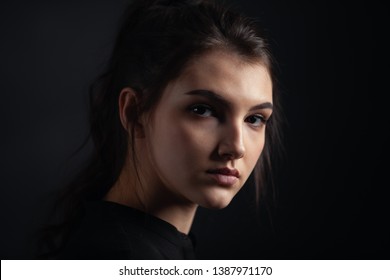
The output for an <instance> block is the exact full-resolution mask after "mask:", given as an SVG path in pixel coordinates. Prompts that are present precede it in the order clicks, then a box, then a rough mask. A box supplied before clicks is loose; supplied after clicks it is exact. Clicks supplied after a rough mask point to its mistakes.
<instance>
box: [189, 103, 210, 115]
mask: <svg viewBox="0 0 390 280" xmlns="http://www.w3.org/2000/svg"><path fill="white" fill-rule="evenodd" d="M190 111H191V112H192V113H194V114H196V115H199V116H201V117H210V116H212V115H214V111H213V109H212V108H211V107H210V106H208V105H205V104H196V105H193V106H191V107H190Z"/></svg>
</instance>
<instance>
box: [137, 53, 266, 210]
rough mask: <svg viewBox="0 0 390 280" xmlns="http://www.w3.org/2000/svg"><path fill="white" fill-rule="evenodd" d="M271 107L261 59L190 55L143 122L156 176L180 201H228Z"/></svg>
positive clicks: (255, 154) (250, 162)
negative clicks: (183, 68) (189, 59)
mask: <svg viewBox="0 0 390 280" xmlns="http://www.w3.org/2000/svg"><path fill="white" fill-rule="evenodd" d="M271 113H272V82H271V78H270V76H269V73H268V71H267V69H266V68H265V67H264V66H262V65H261V64H248V63H246V62H245V61H243V60H242V59H241V58H240V57H239V56H238V55H235V54H232V53H227V52H222V51H213V52H209V53H207V54H205V55H203V56H201V57H199V58H197V59H195V60H194V61H193V62H192V63H191V64H190V65H189V66H188V67H187V68H186V70H185V71H184V72H183V73H182V74H181V76H180V77H179V78H177V79H176V80H174V81H172V82H171V83H169V84H168V86H167V87H166V89H165V90H164V92H163V94H162V97H161V100H160V101H159V103H158V104H157V106H156V108H155V110H154V111H153V114H152V115H151V118H150V122H149V123H148V125H146V126H145V138H144V140H145V142H146V146H147V150H148V152H149V157H148V158H149V160H150V164H151V165H150V166H151V168H152V169H153V170H154V171H155V172H154V176H156V180H155V181H157V182H158V183H159V184H161V187H163V188H167V190H168V191H169V192H170V193H172V195H174V196H175V197H176V198H179V199H180V200H182V201H183V202H185V203H187V202H188V203H194V204H197V205H201V206H203V207H207V208H223V207H225V206H227V205H228V204H229V203H230V201H231V200H232V198H233V197H234V196H235V195H236V193H237V192H238V191H239V190H240V189H241V187H242V186H243V185H244V183H245V181H246V180H247V179H248V177H249V175H250V173H251V172H252V170H253V168H254V166H255V164H256V162H257V160H258V159H259V157H260V154H261V152H262V150H263V147H264V140H265V130H266V120H267V119H268V118H269V117H270V115H271Z"/></svg>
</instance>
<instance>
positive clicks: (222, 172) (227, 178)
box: [206, 167, 240, 186]
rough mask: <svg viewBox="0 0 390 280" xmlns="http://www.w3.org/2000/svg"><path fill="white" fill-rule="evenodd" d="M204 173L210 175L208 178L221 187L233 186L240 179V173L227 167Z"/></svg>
mask: <svg viewBox="0 0 390 280" xmlns="http://www.w3.org/2000/svg"><path fill="white" fill-rule="evenodd" d="M206 173H207V174H210V176H211V177H212V178H213V179H214V180H215V181H216V183H217V184H218V185H222V186H231V185H234V184H235V183H236V182H237V181H238V178H239V177H240V173H239V172H238V170H237V169H230V168H227V167H225V168H216V169H209V170H207V171H206Z"/></svg>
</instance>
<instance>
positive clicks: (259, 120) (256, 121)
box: [245, 115, 267, 127]
mask: <svg viewBox="0 0 390 280" xmlns="http://www.w3.org/2000/svg"><path fill="white" fill-rule="evenodd" d="M245 121H246V122H248V123H250V124H251V125H252V126H255V127H260V126H262V125H264V124H266V123H267V120H266V119H265V117H264V116H262V115H251V116H249V117H247V118H246V119H245Z"/></svg>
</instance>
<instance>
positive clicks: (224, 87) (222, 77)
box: [166, 51, 272, 103]
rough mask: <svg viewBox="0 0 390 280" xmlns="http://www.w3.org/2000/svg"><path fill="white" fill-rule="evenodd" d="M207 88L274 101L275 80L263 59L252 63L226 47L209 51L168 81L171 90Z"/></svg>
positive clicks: (250, 99)
mask: <svg viewBox="0 0 390 280" xmlns="http://www.w3.org/2000/svg"><path fill="white" fill-rule="evenodd" d="M194 89H206V90H210V91H213V92H215V93H218V94H220V95H223V96H225V97H226V98H227V99H231V100H232V101H233V102H234V101H236V100H237V99H240V100H243V99H245V100H247V101H248V102H250V103H253V102H261V101H267V102H272V80H271V77H270V74H269V71H268V68H267V67H266V66H264V65H263V64H262V63H261V61H254V62H253V63H249V62H248V60H247V59H243V58H242V57H240V56H239V55H237V54H235V53H232V52H226V51H210V52H207V53H205V54H203V55H200V56H198V57H196V58H194V59H193V60H191V61H190V63H189V64H188V65H187V67H186V68H185V69H184V71H183V72H182V73H181V75H180V76H179V77H178V78H177V79H176V80H174V81H173V82H171V83H170V84H169V85H168V91H167V92H166V93H168V94H169V92H170V91H172V90H173V91H175V92H176V91H180V92H186V91H190V90H194Z"/></svg>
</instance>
